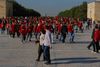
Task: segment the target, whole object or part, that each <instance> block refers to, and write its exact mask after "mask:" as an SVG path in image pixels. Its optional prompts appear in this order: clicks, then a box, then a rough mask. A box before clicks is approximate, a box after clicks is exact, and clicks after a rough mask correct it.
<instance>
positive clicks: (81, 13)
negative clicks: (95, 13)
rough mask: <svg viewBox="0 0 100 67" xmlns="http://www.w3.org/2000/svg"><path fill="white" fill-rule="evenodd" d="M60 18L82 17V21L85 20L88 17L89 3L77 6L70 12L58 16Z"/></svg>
mask: <svg viewBox="0 0 100 67" xmlns="http://www.w3.org/2000/svg"><path fill="white" fill-rule="evenodd" d="M58 16H63V17H73V18H79V17H80V19H85V18H86V17H87V2H83V4H81V5H79V6H75V7H73V8H71V9H69V10H65V11H62V12H60V13H59V14H58Z"/></svg>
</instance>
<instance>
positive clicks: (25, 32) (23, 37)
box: [20, 25, 27, 42]
mask: <svg viewBox="0 0 100 67" xmlns="http://www.w3.org/2000/svg"><path fill="white" fill-rule="evenodd" d="M20 32H21V35H22V42H25V40H26V35H27V28H26V26H25V25H22V26H21V30H20Z"/></svg>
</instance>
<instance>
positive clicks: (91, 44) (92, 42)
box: [87, 40, 94, 49]
mask: <svg viewBox="0 0 100 67" xmlns="http://www.w3.org/2000/svg"><path fill="white" fill-rule="evenodd" d="M93 44H94V41H93V40H92V41H91V43H90V44H89V45H88V46H87V47H88V48H89V49H90V47H91V46H93Z"/></svg>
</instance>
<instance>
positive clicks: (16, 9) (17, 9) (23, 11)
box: [13, 1, 41, 17]
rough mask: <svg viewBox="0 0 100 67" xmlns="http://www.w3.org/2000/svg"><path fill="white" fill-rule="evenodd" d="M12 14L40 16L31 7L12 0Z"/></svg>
mask: <svg viewBox="0 0 100 67" xmlns="http://www.w3.org/2000/svg"><path fill="white" fill-rule="evenodd" d="M13 16H36V17H38V16H41V14H40V13H39V12H37V11H35V10H33V9H28V8H25V7H23V6H22V5H20V4H19V3H17V2H16V1H14V2H13Z"/></svg>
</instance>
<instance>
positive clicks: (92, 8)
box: [87, 0, 100, 21]
mask: <svg viewBox="0 0 100 67" xmlns="http://www.w3.org/2000/svg"><path fill="white" fill-rule="evenodd" d="M87 18H91V19H92V20H93V21H100V0H95V1H92V2H90V3H88V6H87Z"/></svg>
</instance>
